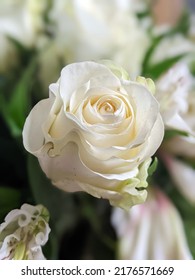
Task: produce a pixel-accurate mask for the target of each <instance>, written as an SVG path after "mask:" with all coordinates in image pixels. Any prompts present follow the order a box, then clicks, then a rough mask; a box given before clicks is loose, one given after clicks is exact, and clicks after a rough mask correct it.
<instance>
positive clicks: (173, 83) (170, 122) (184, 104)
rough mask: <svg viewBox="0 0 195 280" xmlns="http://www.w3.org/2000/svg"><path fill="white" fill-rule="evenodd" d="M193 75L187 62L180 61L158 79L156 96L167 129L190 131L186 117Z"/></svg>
mask: <svg viewBox="0 0 195 280" xmlns="http://www.w3.org/2000/svg"><path fill="white" fill-rule="evenodd" d="M191 85H192V76H191V74H190V72H189V69H188V67H187V65H186V64H185V63H178V64H176V65H175V66H174V67H172V68H171V69H169V71H168V72H167V73H165V74H164V75H163V76H161V77H160V78H159V79H158V80H157V81H156V98H157V100H158V101H159V103H160V111H161V115H162V118H163V121H164V124H165V128H166V129H174V130H180V131H184V132H188V133H189V132H190V131H191V129H190V127H189V125H188V124H187V122H186V121H185V119H184V117H183V116H184V115H185V114H186V113H187V111H188V106H189V104H188V94H189V91H190V87H191Z"/></svg>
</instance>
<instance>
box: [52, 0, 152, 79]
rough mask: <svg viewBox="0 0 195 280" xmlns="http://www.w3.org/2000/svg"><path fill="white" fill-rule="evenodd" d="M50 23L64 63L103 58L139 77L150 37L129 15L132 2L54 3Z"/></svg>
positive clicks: (65, 0)
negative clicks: (52, 24)
mask: <svg viewBox="0 0 195 280" xmlns="http://www.w3.org/2000/svg"><path fill="white" fill-rule="evenodd" d="M136 2H137V1H136ZM50 20H51V21H52V22H53V23H54V31H53V32H54V35H56V41H55V43H56V45H58V50H59V53H61V56H62V57H63V58H64V61H65V63H72V62H75V61H84V60H99V59H105V58H106V59H111V60H114V61H115V62H117V63H119V64H120V65H122V66H123V67H124V68H126V69H127V70H128V71H129V73H130V74H131V75H132V76H136V75H138V74H140V72H141V64H142V61H143V58H144V55H145V53H146V50H147V48H148V45H149V39H148V37H149V36H147V31H146V30H145V28H144V27H143V26H141V24H140V22H139V21H138V19H137V17H136V16H135V14H134V13H133V12H132V8H131V3H127V1H119V0H114V1H113V0H107V1H103V0H99V1H95V0H85V1H80V0H73V1H68V0H55V1H54V2H53V8H52V10H51V13H50ZM52 42H53V41H52Z"/></svg>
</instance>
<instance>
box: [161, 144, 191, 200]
mask: <svg viewBox="0 0 195 280" xmlns="http://www.w3.org/2000/svg"><path fill="white" fill-rule="evenodd" d="M193 148H195V145H194V147H193ZM194 150H195V149H193V150H192V153H193V151H194ZM165 163H166V166H167V169H168V171H169V173H170V175H171V177H172V179H173V181H174V183H175V184H176V186H177V188H178V189H179V191H180V192H181V194H182V195H183V196H184V197H185V198H186V199H187V200H188V201H189V202H190V203H191V204H194V205H195V169H194V168H193V167H192V166H190V165H189V164H186V163H185V162H183V161H182V160H178V159H176V158H174V157H172V156H170V155H168V154H167V155H166V157H165Z"/></svg>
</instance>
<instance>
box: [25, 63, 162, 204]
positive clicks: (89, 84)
mask: <svg viewBox="0 0 195 280" xmlns="http://www.w3.org/2000/svg"><path fill="white" fill-rule="evenodd" d="M115 70H116V69H115ZM122 74H123V73H122ZM163 134H164V127H163V122H162V119H161V116H160V114H159V105H158V103H157V101H156V100H155V98H154V97H153V95H152V94H151V93H150V92H149V90H148V89H147V88H146V87H144V86H143V85H141V84H139V83H137V82H132V81H129V80H124V79H123V78H122V77H121V78H118V77H117V76H116V75H114V74H113V72H111V70H110V69H109V68H108V67H106V66H105V65H102V64H99V63H95V62H80V63H75V64H70V65H68V66H66V67H65V68H64V69H63V70H62V72H61V77H60V79H59V80H58V81H57V83H54V84H51V85H50V96H49V98H48V99H45V100H42V101H40V102H39V103H38V104H37V105H36V106H35V107H34V108H33V109H32V111H31V113H30V114H29V116H28V118H27V120H26V122H25V125H24V130H23V141H24V146H25V148H26V149H27V150H28V151H29V152H30V153H32V154H34V155H35V156H37V157H38V159H39V162H40V165H41V167H42V169H43V171H44V172H45V173H46V175H47V176H48V177H49V178H50V179H51V180H52V181H53V184H54V185H56V186H58V187H59V188H61V189H63V190H65V191H69V192H75V191H86V192H88V193H90V194H91V195H93V196H95V197H103V198H107V199H109V200H110V203H111V204H112V205H117V206H120V207H123V208H128V207H130V206H131V205H133V204H136V203H141V202H143V201H144V200H145V198H146V191H145V190H144V189H143V188H145V187H146V186H147V183H146V178H147V169H148V166H149V164H150V157H151V156H152V155H153V154H154V153H155V151H156V150H157V148H158V147H159V145H160V143H161V141H162V138H163Z"/></svg>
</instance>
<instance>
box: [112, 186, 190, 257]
mask: <svg viewBox="0 0 195 280" xmlns="http://www.w3.org/2000/svg"><path fill="white" fill-rule="evenodd" d="M112 224H113V227H114V229H115V231H116V234H117V237H118V258H119V259H123V260H125V259H126V260H171V259H172V260H175V259H177V260H185V259H192V256H191V253H190V251H189V248H188V245H187V241H186V237H185V232H184V228H183V224H182V220H181V218H180V215H179V213H178V211H177V210H176V208H175V207H174V206H173V204H172V203H171V202H170V201H169V200H168V198H167V197H165V195H164V194H163V193H162V192H161V191H160V190H155V189H154V190H153V191H152V193H150V196H149V197H148V200H147V201H146V202H145V203H144V204H142V205H136V206H134V207H132V208H131V209H130V210H129V211H128V212H126V211H123V210H121V209H119V208H116V209H114V211H113V214H112Z"/></svg>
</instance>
